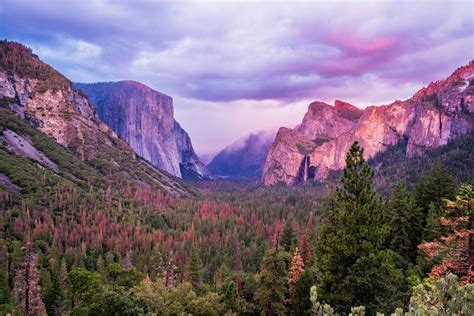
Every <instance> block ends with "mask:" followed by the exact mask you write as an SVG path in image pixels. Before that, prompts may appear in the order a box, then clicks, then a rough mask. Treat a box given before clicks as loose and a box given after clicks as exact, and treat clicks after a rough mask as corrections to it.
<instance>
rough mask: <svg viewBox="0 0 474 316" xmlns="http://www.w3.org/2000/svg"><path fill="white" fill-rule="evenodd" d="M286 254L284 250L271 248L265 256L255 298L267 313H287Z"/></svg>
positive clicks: (261, 308)
mask: <svg viewBox="0 0 474 316" xmlns="http://www.w3.org/2000/svg"><path fill="white" fill-rule="evenodd" d="M285 260H286V256H285V255H284V254H283V252H280V251H277V250H269V251H268V252H267V253H266V254H265V256H264V257H263V260H262V264H261V267H260V273H259V274H258V281H259V282H258V288H257V291H256V293H255V299H256V301H257V302H258V304H259V308H260V310H261V311H262V312H263V313H265V315H269V316H273V315H285V314H286V308H285V295H286V292H287V291H286V280H287V270H286V263H285Z"/></svg>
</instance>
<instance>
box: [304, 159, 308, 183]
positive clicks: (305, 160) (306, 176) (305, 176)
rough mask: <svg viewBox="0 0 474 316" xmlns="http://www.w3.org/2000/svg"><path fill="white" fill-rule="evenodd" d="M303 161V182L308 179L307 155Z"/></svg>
mask: <svg viewBox="0 0 474 316" xmlns="http://www.w3.org/2000/svg"><path fill="white" fill-rule="evenodd" d="M303 163H304V167H303V168H304V171H303V182H305V181H306V180H308V168H309V156H308V155H305V156H304V159H303Z"/></svg>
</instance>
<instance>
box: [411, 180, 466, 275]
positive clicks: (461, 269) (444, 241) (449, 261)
mask: <svg viewBox="0 0 474 316" xmlns="http://www.w3.org/2000/svg"><path fill="white" fill-rule="evenodd" d="M443 215H444V216H443V217H441V218H439V219H438V223H440V225H442V226H444V227H445V228H446V230H445V232H446V234H444V235H443V237H440V238H438V239H437V240H434V241H432V242H425V243H423V244H421V245H420V246H419V248H420V249H421V250H422V251H423V252H424V253H425V254H426V255H427V256H428V257H429V258H430V259H432V260H433V261H434V263H435V265H434V266H433V269H432V270H431V273H430V274H431V276H433V277H437V278H439V277H444V276H446V275H447V274H449V273H454V274H456V275H458V276H460V277H461V281H462V282H464V283H472V282H474V273H473V271H472V269H473V267H474V229H473V228H474V224H473V223H474V220H473V215H474V189H473V187H472V185H461V188H460V189H459V193H458V195H457V196H456V199H455V200H454V201H448V202H447V204H446V206H445V210H444V214H443Z"/></svg>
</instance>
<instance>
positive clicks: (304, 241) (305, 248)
mask: <svg viewBox="0 0 474 316" xmlns="http://www.w3.org/2000/svg"><path fill="white" fill-rule="evenodd" d="M298 248H299V249H300V252H301V258H302V259H303V263H304V264H305V266H307V265H309V261H310V256H311V253H310V249H309V248H310V247H309V240H308V235H307V234H306V233H304V234H303V236H301V239H300V242H299V246H298Z"/></svg>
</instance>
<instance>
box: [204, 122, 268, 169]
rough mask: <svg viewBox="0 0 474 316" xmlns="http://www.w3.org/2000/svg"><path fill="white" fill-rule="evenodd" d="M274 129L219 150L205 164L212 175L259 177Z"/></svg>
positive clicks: (251, 135)
mask: <svg viewBox="0 0 474 316" xmlns="http://www.w3.org/2000/svg"><path fill="white" fill-rule="evenodd" d="M274 139H275V132H274V131H260V132H258V133H256V134H250V135H249V136H247V137H245V138H243V139H240V140H238V141H236V142H234V143H233V144H231V145H229V146H227V147H226V148H224V149H223V150H221V151H220V152H219V153H218V154H217V155H216V156H215V157H214V158H213V159H212V161H211V162H210V163H209V164H208V165H207V170H208V171H209V172H210V173H211V175H213V176H219V177H246V178H256V177H257V178H260V177H261V176H262V171H263V164H264V163H265V158H266V156H267V153H268V148H269V147H270V144H271V143H272V142H273V140H274Z"/></svg>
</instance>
